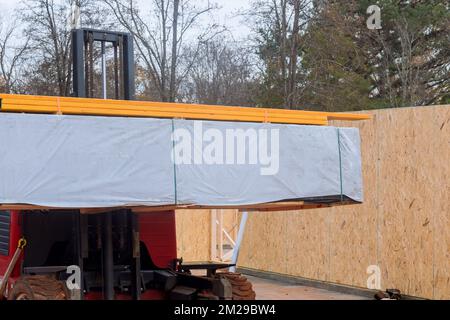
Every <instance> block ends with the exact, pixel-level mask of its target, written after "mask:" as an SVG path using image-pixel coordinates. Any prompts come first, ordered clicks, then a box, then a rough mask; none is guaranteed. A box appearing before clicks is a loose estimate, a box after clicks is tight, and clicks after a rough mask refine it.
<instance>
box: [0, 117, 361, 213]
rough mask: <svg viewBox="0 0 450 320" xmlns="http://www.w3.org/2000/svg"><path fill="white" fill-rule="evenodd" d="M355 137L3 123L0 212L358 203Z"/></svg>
mask: <svg viewBox="0 0 450 320" xmlns="http://www.w3.org/2000/svg"><path fill="white" fill-rule="evenodd" d="M360 157H361V156H360V138H359V131H358V129H355V128H335V127H319V126H300V125H281V124H264V123H262V124H259V123H243V122H218V121H194V120H171V119H150V118H118V117H89V116H59V115H32V114H7V113H0V203H2V204H32V205H40V206H50V207H67V208H93V207H113V206H129V205H144V206H157V205H167V204H197V205H205V206H207V205H210V206H219V205H220V206H222V205H223V206H226V205H246V204H258V203H265V202H272V201H281V200H294V199H311V198H313V199H315V198H317V199H319V200H320V199H321V198H329V197H331V198H332V199H334V198H336V199H339V198H344V197H345V198H346V199H348V198H349V199H351V200H354V201H358V202H360V201H362V178H361V159H360Z"/></svg>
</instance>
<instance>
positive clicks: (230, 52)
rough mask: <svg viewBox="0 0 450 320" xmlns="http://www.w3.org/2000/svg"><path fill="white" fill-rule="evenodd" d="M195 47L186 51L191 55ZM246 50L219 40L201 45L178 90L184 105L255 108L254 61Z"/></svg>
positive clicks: (249, 51)
mask: <svg viewBox="0 0 450 320" xmlns="http://www.w3.org/2000/svg"><path fill="white" fill-rule="evenodd" d="M195 51H196V48H193V49H191V51H190V52H192V54H194V55H195ZM252 58H253V55H252V54H251V50H250V48H247V47H244V46H238V45H236V44H235V43H233V42H229V41H227V39H226V38H224V37H219V38H218V39H216V40H214V41H209V42H207V43H204V44H202V46H201V50H200V53H199V54H198V55H197V58H196V60H195V63H194V64H193V66H192V69H191V72H190V73H189V76H188V79H187V81H186V84H185V85H184V86H183V88H182V93H183V94H184V95H183V98H184V100H185V101H186V102H195V103H204V104H214V105H215V104H220V105H239V106H255V102H254V101H253V95H254V94H255V93H256V92H255V87H256V85H255V79H254V78H255V77H254V61H253V59H252Z"/></svg>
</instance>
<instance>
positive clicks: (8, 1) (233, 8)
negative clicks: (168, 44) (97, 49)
mask: <svg viewBox="0 0 450 320" xmlns="http://www.w3.org/2000/svg"><path fill="white" fill-rule="evenodd" d="M20 1H21V0H0V12H1V13H2V14H0V19H1V16H2V15H4V14H7V12H8V11H10V10H13V9H14V7H16V6H17V5H18V3H19V2H20ZM138 1H139V2H142V3H144V4H145V3H146V2H148V1H149V0H138ZM195 1H197V0H195ZM201 1H206V0H199V2H201ZM213 2H216V3H217V4H219V6H220V7H221V9H220V10H219V11H218V12H216V14H215V16H216V18H217V19H218V21H217V22H218V23H220V24H223V25H225V26H227V28H229V29H230V31H231V32H232V34H233V36H234V38H235V39H236V40H239V39H240V38H242V37H245V36H247V35H248V32H249V30H248V28H247V26H245V24H243V23H242V20H243V18H242V17H239V16H237V14H238V13H239V12H242V10H246V9H248V8H249V4H250V2H251V0H215V1H213Z"/></svg>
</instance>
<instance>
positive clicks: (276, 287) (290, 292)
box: [246, 275, 367, 300]
mask: <svg viewBox="0 0 450 320" xmlns="http://www.w3.org/2000/svg"><path fill="white" fill-rule="evenodd" d="M246 277H247V278H248V279H249V280H250V281H251V282H252V284H253V288H254V290H255V292H256V299H257V300H366V299H367V298H366V297H361V296H355V295H350V294H344V293H340V292H334V291H329V290H324V289H318V288H313V287H305V286H300V285H293V284H290V283H285V282H280V281H275V280H268V279H262V278H257V277H253V276H247V275H246Z"/></svg>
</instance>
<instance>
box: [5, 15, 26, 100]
mask: <svg viewBox="0 0 450 320" xmlns="http://www.w3.org/2000/svg"><path fill="white" fill-rule="evenodd" d="M16 34H17V25H16V23H14V22H11V23H7V21H6V19H3V21H2V22H1V23H0V90H1V91H2V92H5V93H12V92H17V91H18V88H17V84H18V82H19V80H20V70H21V69H22V68H21V67H22V63H23V60H24V55H25V53H26V51H27V49H28V40H27V39H25V41H24V44H22V45H18V41H17V38H16V37H17V35H16ZM22 43H23V41H22Z"/></svg>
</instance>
